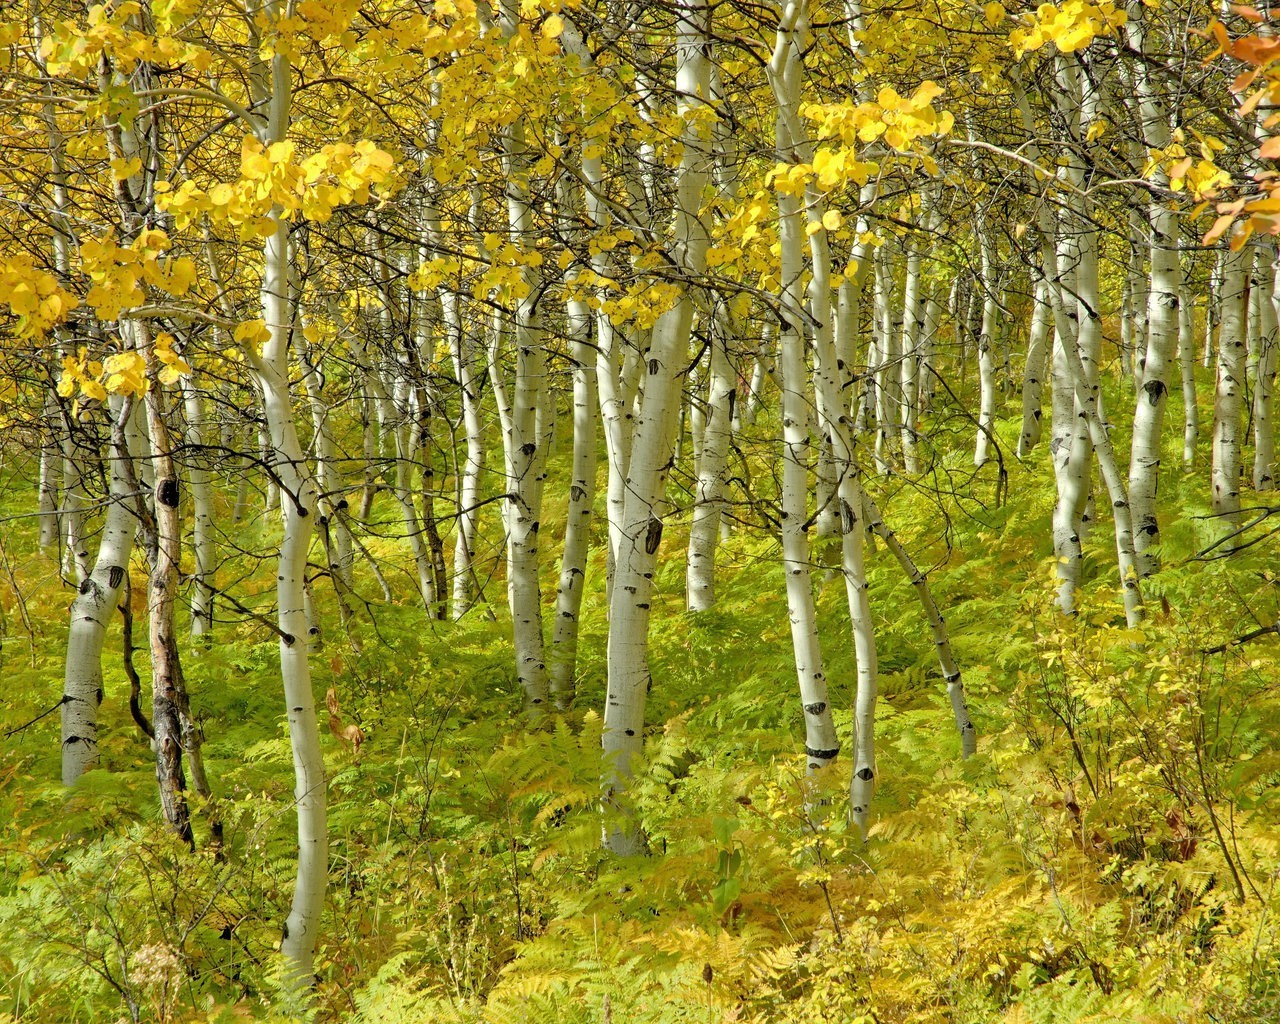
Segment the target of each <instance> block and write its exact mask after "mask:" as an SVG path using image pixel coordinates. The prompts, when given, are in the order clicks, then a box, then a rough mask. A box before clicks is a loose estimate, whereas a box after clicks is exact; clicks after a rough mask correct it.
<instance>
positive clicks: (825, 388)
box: [767, 0, 901, 838]
mask: <svg viewBox="0 0 1280 1024" xmlns="http://www.w3.org/2000/svg"><path fill="white" fill-rule="evenodd" d="M808 32H809V14H808V6H807V2H806V0H788V2H787V4H786V6H785V7H784V9H783V14H782V17H781V19H780V20H779V26H778V32H777V40H776V42H775V44H774V49H773V53H772V55H771V60H770V63H769V65H768V68H767V71H768V75H769V79H770V84H771V86H772V88H773V94H774V99H775V102H776V104H777V107H778V118H777V152H778V156H779V158H780V159H783V158H787V157H788V156H789V157H790V158H791V159H798V160H800V161H805V160H809V159H812V144H811V143H810V142H809V141H808V136H807V133H806V132H805V129H804V126H803V124H802V122H801V118H800V112H799V111H800V94H801V87H802V84H803V75H804V62H803V60H804V59H803V53H804V49H805V46H806V45H807V36H808ZM778 211H779V241H780V243H781V253H780V255H781V258H782V278H781V279H782V281H783V294H782V300H783V303H782V305H783V315H784V317H786V319H787V321H788V327H789V329H790V333H791V334H793V335H794V336H795V337H796V338H799V337H802V334H801V330H800V328H801V325H802V323H803V316H802V314H803V307H802V304H801V302H800V299H799V294H798V287H799V280H800V273H799V270H800V268H801V264H802V259H803V256H802V246H803V238H804V237H805V236H806V235H807V236H808V239H809V260H810V271H811V275H810V285H809V287H810V291H809V306H810V309H811V310H813V311H815V312H816V313H817V314H818V315H817V316H816V317H815V318H814V323H813V341H814V380H815V384H816V386H817V390H818V402H817V406H818V410H819V416H820V427H821V432H822V436H823V440H824V441H825V442H826V443H827V444H828V445H830V447H831V450H832V454H833V461H834V464H835V466H836V468H837V473H838V479H837V495H838V498H839V509H840V532H841V571H842V573H843V575H844V581H845V593H846V599H847V601H848V606H849V618H850V624H851V628H852V632H853V641H854V653H855V659H856V662H857V685H856V693H855V698H854V708H853V740H854V749H853V774H852V777H851V779H850V784H849V809H850V817H851V818H852V820H853V822H854V824H855V825H856V826H857V827H858V829H859V830H860V832H861V834H862V835H863V837H864V838H865V836H866V835H867V829H868V825H869V821H870V817H869V816H870V810H871V801H872V797H873V796H874V794H875V785H876V749H875V709H876V696H877V693H876V690H877V662H876V647H875V634H874V630H873V627H872V621H871V606H870V602H869V599H868V594H867V579H866V572H865V568H864V565H863V536H864V532H865V526H864V524H863V522H862V518H863V516H864V514H865V513H864V498H863V494H862V485H861V480H860V469H859V466H858V460H857V454H856V452H855V450H854V448H853V442H852V433H851V424H850V420H849V416H848V415H847V414H846V413H845V411H844V408H843V402H842V401H841V395H840V385H841V374H840V369H839V357H838V354H837V351H836V345H835V331H834V325H833V322H832V315H831V252H830V247H829V242H828V239H827V231H826V229H825V228H824V227H823V216H824V212H825V211H824V200H823V197H822V195H821V194H820V193H819V192H817V191H816V190H815V189H814V188H812V187H810V188H809V189H808V191H807V194H806V195H805V202H804V213H805V215H807V223H806V224H805V225H804V226H803V229H802V226H801V220H802V216H801V206H800V200H799V198H798V197H796V196H792V195H790V194H788V193H785V192H779V194H778ZM791 271H795V272H791ZM897 326H898V327H899V328H900V327H901V325H900V324H899V325H897ZM815 642H816V637H815ZM805 711H806V724H808V718H809V717H810V715H809V711H810V709H809V708H808V707H806V708H805ZM809 753H810V757H812V756H813V754H812V751H810V752H809ZM831 756H834V751H833V752H832V754H831Z"/></svg>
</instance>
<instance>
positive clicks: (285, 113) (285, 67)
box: [252, 0, 329, 989]
mask: <svg viewBox="0 0 1280 1024" xmlns="http://www.w3.org/2000/svg"><path fill="white" fill-rule="evenodd" d="M281 13H282V12H281V10H280V2H279V0H266V3H265V5H264V14H265V15H266V17H267V18H268V19H272V18H275V17H278V16H279V15H280V14H281ZM270 71H271V76H270V89H271V91H270V97H269V100H268V104H267V112H266V123H265V124H264V126H263V129H262V132H261V142H262V143H263V144H264V145H268V146H269V145H272V144H274V143H276V142H281V141H283V140H284V139H285V137H286V135H287V134H288V130H289V124H290V90H291V86H292V83H291V77H292V68H291V66H290V63H289V57H288V56H287V55H285V54H281V53H278V52H277V53H275V54H273V55H272V57H271V60H270ZM271 219H272V221H273V222H274V224H275V231H274V232H273V233H272V234H271V235H270V236H268V237H267V239H266V240H265V243H264V247H263V250H264V251H263V274H262V312H263V320H264V321H265V323H266V327H267V330H268V332H269V333H270V338H269V340H268V341H267V342H266V343H265V344H264V346H263V349H262V354H261V356H256V357H254V358H253V360H252V368H253V371H254V377H255V378H256V381H257V384H258V388H259V390H260V392H261V394H262V406H263V413H264V416H265V420H266V429H267V435H268V444H269V449H268V450H269V454H270V463H271V465H272V467H273V470H274V473H275V474H276V475H277V476H278V478H279V481H280V489H281V490H282V491H283V495H282V499H283V500H282V501H281V514H282V517H283V519H284V536H283V538H282V539H281V542H280V558H279V562H278V565H277V570H276V616H277V626H278V628H279V630H280V634H281V637H280V676H281V681H282V682H283V685H284V699H285V708H286V713H287V716H288V722H289V745H290V748H291V749H292V752H293V771H294V790H293V795H294V803H295V806H296V808H297V814H298V872H297V881H296V884H295V886H294V892H293V902H292V904H291V906H290V908H289V915H288V917H287V918H286V920H285V922H284V926H283V928H282V929H281V940H280V950H281V952H282V953H283V954H284V956H285V958H286V959H287V960H288V962H289V967H290V974H291V978H292V981H293V982H294V984H295V985H297V986H298V988H300V989H305V988H307V987H309V986H310V985H311V982H312V978H313V970H312V957H313V954H314V951H315V943H316V938H317V936H318V934H319V930H320V914H321V911H322V910H323V907H324V895H325V889H326V887H327V884H328V874H329V837H328V831H327V812H326V795H327V794H326V787H327V781H326V779H325V771H324V758H323V755H322V754H321V750H320V731H319V728H318V725H317V720H316V709H315V696H314V694H313V692H312V689H311V666H310V663H309V661H308V658H307V642H306V638H307V636H308V635H309V632H310V628H311V623H310V622H309V621H308V616H307V611H306V593H305V590H306V578H307V556H308V553H309V551H310V547H311V524H312V522H313V521H314V518H315V512H316V509H317V502H316V491H315V484H314V482H313V480H312V478H311V473H310V471H309V469H308V467H307V461H306V456H305V454H304V453H303V451H302V445H301V444H300V443H299V440H298V432H297V426H296V423H295V420H294V411H293V401H292V395H291V394H290V389H289V335H290V334H291V329H292V326H293V324H294V322H295V320H296V317H295V316H294V312H293V310H292V309H291V308H290V307H291V305H292V302H291V297H290V287H289V225H288V223H287V222H286V221H283V220H281V219H280V216H279V211H276V210H273V211H272V213H271Z"/></svg>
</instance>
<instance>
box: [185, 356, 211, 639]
mask: <svg viewBox="0 0 1280 1024" xmlns="http://www.w3.org/2000/svg"><path fill="white" fill-rule="evenodd" d="M179 386H180V387H181V389H182V403H183V411H184V412H185V414H186V421H187V422H186V430H185V431H184V433H185V438H184V440H185V442H186V446H187V449H188V451H189V452H190V455H189V457H188V458H189V461H188V463H187V482H188V484H189V485H190V488H191V511H192V517H191V518H192V523H191V533H192V547H193V548H194V550H195V570H196V571H195V575H194V576H193V577H192V580H191V635H192V637H195V638H197V639H200V640H202V642H206V643H207V642H208V640H209V638H210V636H211V634H212V632H213V593H214V588H213V577H214V572H215V571H216V569H217V541H216V533H215V530H216V527H215V522H216V518H215V512H214V507H213V482H212V480H211V475H212V474H211V473H210V472H209V468H208V465H207V464H206V461H205V457H204V455H203V449H204V431H205V421H204V401H203V399H202V398H201V396H200V391H199V389H198V388H196V387H195V386H194V385H193V384H192V381H191V378H190V376H186V377H183V378H182V379H181V381H180V385H179Z"/></svg>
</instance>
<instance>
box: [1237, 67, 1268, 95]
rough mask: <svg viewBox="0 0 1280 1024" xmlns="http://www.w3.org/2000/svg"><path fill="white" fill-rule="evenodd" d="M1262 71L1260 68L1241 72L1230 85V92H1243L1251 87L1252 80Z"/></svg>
mask: <svg viewBox="0 0 1280 1024" xmlns="http://www.w3.org/2000/svg"><path fill="white" fill-rule="evenodd" d="M1261 71H1262V69H1261V68H1250V69H1249V70H1248V71H1241V72H1240V74H1238V75H1236V78H1235V81H1234V82H1232V83H1231V91H1232V92H1244V91H1245V90H1246V89H1247V88H1249V86H1251V85H1253V80H1254V79H1255V78H1257V77H1258V75H1259V73H1260V72H1261Z"/></svg>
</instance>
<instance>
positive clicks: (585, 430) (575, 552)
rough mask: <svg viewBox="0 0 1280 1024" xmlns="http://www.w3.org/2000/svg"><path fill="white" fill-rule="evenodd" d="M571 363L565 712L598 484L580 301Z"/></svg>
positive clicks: (555, 694)
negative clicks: (571, 449) (571, 454)
mask: <svg viewBox="0 0 1280 1024" xmlns="http://www.w3.org/2000/svg"><path fill="white" fill-rule="evenodd" d="M568 307H569V311H568V328H569V331H568V333H569V346H570V358H571V359H572V361H573V471H572V472H573V480H572V482H571V483H570V485H569V513H568V517H567V518H566V520H565V531H564V555H563V558H562V560H561V563H560V584H559V586H558V587H557V588H556V617H555V626H554V628H553V630H552V636H551V658H550V660H549V665H548V669H549V677H550V688H551V699H552V700H553V701H554V702H555V705H556V707H557V708H558V709H559V710H561V711H563V710H564V709H565V708H567V707H568V706H569V703H570V701H572V700H573V690H574V670H575V667H576V665H577V656H578V619H579V615H580V613H581V610H582V591H583V584H584V583H585V581H586V571H587V551H588V548H589V545H590V532H591V531H590V527H591V508H592V505H593V504H594V502H595V491H596V487H595V483H596V366H595V359H596V356H595V353H594V352H593V351H592V350H591V341H590V335H591V309H590V307H589V306H588V305H587V304H586V303H585V302H583V301H581V300H579V299H571V300H570V301H569V304H568Z"/></svg>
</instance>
